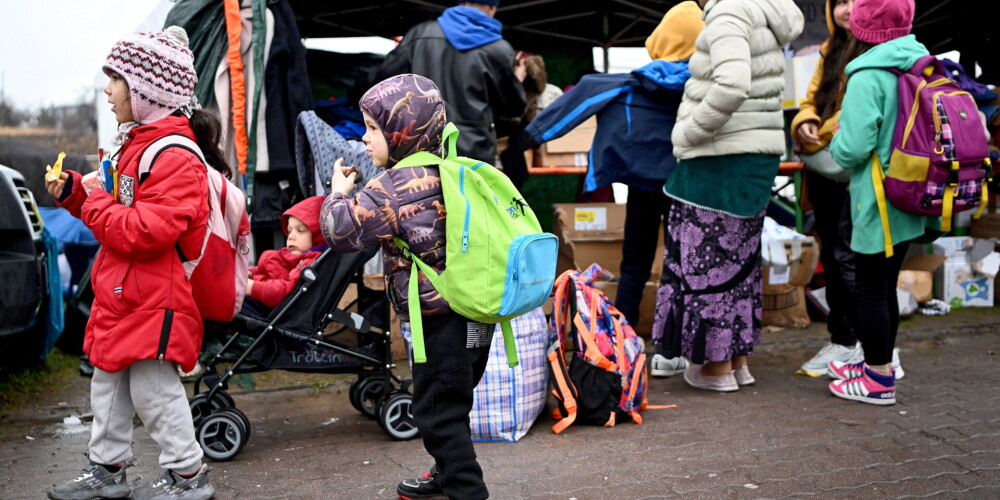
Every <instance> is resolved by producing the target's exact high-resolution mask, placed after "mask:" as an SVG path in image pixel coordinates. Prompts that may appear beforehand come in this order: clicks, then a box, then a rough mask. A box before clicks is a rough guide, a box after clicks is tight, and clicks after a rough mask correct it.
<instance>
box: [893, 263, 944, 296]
mask: <svg viewBox="0 0 1000 500" xmlns="http://www.w3.org/2000/svg"><path fill="white" fill-rule="evenodd" d="M945 260H947V259H946V257H944V256H943V255H918V256H916V257H910V258H909V259H906V262H904V263H903V268H902V270H900V271H899V279H898V280H897V281H896V286H897V287H898V288H903V289H906V290H909V291H910V293H912V294H913V296H914V297H916V299H917V302H919V303H923V302H927V301H928V300H931V299H933V298H934V271H935V270H937V268H938V267H941V264H942V263H944V261H945Z"/></svg>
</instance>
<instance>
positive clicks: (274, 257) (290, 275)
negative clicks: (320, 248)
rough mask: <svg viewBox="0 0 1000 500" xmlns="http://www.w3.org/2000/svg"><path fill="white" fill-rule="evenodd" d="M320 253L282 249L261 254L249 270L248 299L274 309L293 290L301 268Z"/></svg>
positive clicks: (311, 261) (310, 262)
mask: <svg viewBox="0 0 1000 500" xmlns="http://www.w3.org/2000/svg"><path fill="white" fill-rule="evenodd" d="M321 253H323V252H302V253H301V254H294V253H292V252H289V251H288V250H286V249H284V248H282V249H281V250H268V251H266V252H264V253H262V254H261V255H260V261H259V262H258V263H257V265H256V266H254V267H251V268H250V273H251V276H250V279H252V280H253V289H252V290H250V298H252V299H254V300H257V301H260V303H261V304H264V305H265V306H267V307H271V308H273V307H276V306H277V305H278V304H280V303H281V301H282V300H284V299H285V297H287V296H288V294H290V293H292V290H294V289H295V284H296V283H297V282H298V281H299V274H300V273H301V272H302V268H304V267H306V266H308V265H309V264H312V263H313V261H315V260H316V259H317V258H318V257H319V256H320V254H321Z"/></svg>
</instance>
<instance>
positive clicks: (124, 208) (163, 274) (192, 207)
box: [58, 116, 208, 372]
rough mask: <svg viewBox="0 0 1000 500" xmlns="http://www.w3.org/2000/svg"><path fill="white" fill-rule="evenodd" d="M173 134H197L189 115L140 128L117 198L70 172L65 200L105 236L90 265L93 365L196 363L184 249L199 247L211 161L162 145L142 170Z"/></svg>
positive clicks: (123, 161) (196, 317)
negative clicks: (148, 151) (142, 170)
mask: <svg viewBox="0 0 1000 500" xmlns="http://www.w3.org/2000/svg"><path fill="white" fill-rule="evenodd" d="M167 134H182V135H185V136H187V137H189V138H191V139H194V133H193V132H192V131H191V127H190V125H189V123H188V119H187V118H184V117H179V116H168V117H166V118H163V119H161V120H158V121H155V122H153V123H151V124H149V125H144V126H141V127H138V128H136V129H133V130H132V131H131V132H130V133H129V138H128V139H127V140H126V141H125V144H124V146H123V147H122V149H121V151H120V153H119V156H118V170H119V181H118V190H117V192H115V193H114V196H112V195H111V194H108V193H107V192H105V191H103V190H101V189H100V188H98V189H95V190H94V191H93V192H92V193H91V194H90V195H89V196H88V195H87V193H86V192H85V191H84V188H83V187H82V185H81V176H80V174H79V173H77V172H70V176H71V177H70V180H69V181H68V183H67V191H68V195H66V192H65V191H64V195H65V198H63V199H61V200H59V201H58V203H59V205H60V206H62V207H64V208H66V209H67V210H69V212H70V213H72V214H73V215H74V216H75V217H78V218H79V219H80V220H82V221H83V223H84V224H86V225H87V227H89V228H90V230H91V231H93V232H94V237H95V238H96V239H97V241H99V242H100V243H101V251H100V252H99V253H98V254H97V259H96V260H95V261H94V264H93V268H92V270H91V275H90V282H91V285H92V286H93V289H94V303H93V305H92V306H91V310H90V321H88V322H87V332H86V336H85V337H84V341H83V350H84V352H86V353H87V355H88V356H89V358H90V362H91V363H93V364H94V366H96V367H98V368H100V369H102V370H104V371H107V372H117V371H120V370H123V369H125V368H128V367H129V366H131V365H132V363H134V362H136V361H140V360H144V359H160V360H167V361H175V362H177V363H180V365H181V368H182V369H183V370H184V371H191V370H193V369H194V365H195V362H196V361H197V359H198V353H199V351H200V350H201V339H202V334H203V327H202V323H201V316H200V314H199V313H198V307H197V305H196V304H195V302H194V297H193V296H192V295H191V285H190V284H189V283H188V281H187V279H186V277H185V274H184V266H183V265H182V264H181V259H180V257H179V256H178V249H180V251H181V252H182V253H183V254H184V255H197V254H198V252H199V251H200V247H201V241H202V238H203V237H204V234H205V224H206V221H207V219H208V197H207V193H208V181H207V176H206V174H205V166H204V165H203V164H202V163H201V161H200V160H199V159H198V158H197V157H196V156H195V155H194V154H192V153H191V152H189V151H187V150H184V149H181V148H171V149H168V150H166V151H164V152H163V153H161V154H160V155H159V156H158V157H157V159H156V162H155V163H154V164H153V168H152V169H151V170H150V171H149V176H148V177H145V178H144V179H143V180H142V181H141V185H140V180H139V177H138V175H137V173H138V168H139V158H140V157H141V156H142V152H143V151H144V150H145V148H146V146H148V145H149V144H150V143H152V142H153V141H155V140H157V139H159V138H161V137H163V136H165V135H167Z"/></svg>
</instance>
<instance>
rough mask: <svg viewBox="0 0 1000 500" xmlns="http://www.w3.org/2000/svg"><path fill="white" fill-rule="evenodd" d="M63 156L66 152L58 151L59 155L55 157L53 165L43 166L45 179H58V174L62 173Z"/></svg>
mask: <svg viewBox="0 0 1000 500" xmlns="http://www.w3.org/2000/svg"><path fill="white" fill-rule="evenodd" d="M65 157H66V153H62V152H60V153H59V156H58V157H57V158H56V164H55V166H49V165H46V166H45V180H47V181H50V182H51V181H57V180H59V176H60V175H62V162H63V158H65Z"/></svg>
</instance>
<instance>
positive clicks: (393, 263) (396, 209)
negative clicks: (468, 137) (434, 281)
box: [320, 167, 451, 317]
mask: <svg viewBox="0 0 1000 500" xmlns="http://www.w3.org/2000/svg"><path fill="white" fill-rule="evenodd" d="M445 214H446V212H445V207H444V196H443V195H442V192H441V178H440V176H439V174H438V169H437V168H435V167H414V168H409V167H407V168H392V169H389V170H385V171H383V172H382V173H380V174H379V175H377V176H376V177H375V178H374V179H372V180H371V181H369V182H368V184H367V185H365V188H364V189H363V190H361V191H360V192H358V194H356V195H355V196H354V198H349V197H347V196H346V195H344V194H342V193H332V194H330V196H329V197H328V198H327V199H326V200H325V201H324V202H323V208H322V209H321V210H320V225H321V227H322V230H323V237H324V238H325V239H326V243H327V245H329V246H330V248H332V249H334V250H337V251H340V252H352V251H355V250H358V249H361V248H366V247H371V246H375V245H382V260H383V262H382V264H383V267H384V270H385V273H384V274H385V283H386V287H385V290H386V295H388V296H389V301H390V302H392V304H393V306H394V307H395V308H396V310H397V311H398V312H399V313H400V314H402V315H403V316H404V317H408V316H407V306H408V303H409V301H408V299H407V292H408V289H407V287H408V286H409V283H410V265H411V263H410V261H408V260H406V259H404V258H403V254H402V252H401V251H400V249H399V247H397V246H396V245H395V243H393V241H392V239H393V237H400V238H402V239H403V240H405V241H406V242H407V243H409V245H410V250H411V251H412V252H414V253H416V254H417V255H418V256H419V257H420V259H421V260H423V261H424V262H426V263H427V264H428V265H429V266H431V267H433V268H434V270H436V271H437V272H438V273H440V272H442V271H444V269H445V239H444V238H445V232H444V221H445ZM419 276H420V283H419V284H418V287H419V291H420V310H421V312H422V313H423V315H424V316H431V315H436V314H443V313H446V312H448V311H450V310H451V308H450V307H449V306H448V303H447V302H446V301H445V300H444V298H443V297H441V294H439V293H438V292H437V290H435V289H434V287H433V286H432V285H431V283H430V281H428V280H427V277H426V276H424V273H423V272H422V271H421V272H420V273H419Z"/></svg>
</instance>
